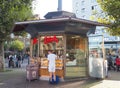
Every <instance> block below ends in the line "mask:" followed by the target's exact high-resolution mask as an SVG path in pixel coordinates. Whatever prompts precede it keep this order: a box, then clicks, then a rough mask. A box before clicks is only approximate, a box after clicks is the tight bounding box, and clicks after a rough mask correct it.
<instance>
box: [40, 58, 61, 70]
mask: <svg viewBox="0 0 120 88" xmlns="http://www.w3.org/2000/svg"><path fill="white" fill-rule="evenodd" d="M55 64H56V68H62V67H63V62H62V60H61V59H56V61H55ZM43 67H44V68H47V67H48V60H47V58H46V59H41V68H43Z"/></svg>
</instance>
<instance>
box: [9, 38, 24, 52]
mask: <svg viewBox="0 0 120 88" xmlns="http://www.w3.org/2000/svg"><path fill="white" fill-rule="evenodd" d="M10 48H11V49H12V50H13V51H22V50H23V49H24V43H23V42H22V41H20V40H15V41H12V43H11V46H10Z"/></svg>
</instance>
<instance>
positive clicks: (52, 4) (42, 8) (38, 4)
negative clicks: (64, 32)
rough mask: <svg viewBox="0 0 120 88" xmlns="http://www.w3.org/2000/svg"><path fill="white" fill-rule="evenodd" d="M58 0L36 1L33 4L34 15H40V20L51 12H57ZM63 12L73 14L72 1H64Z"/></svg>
mask: <svg viewBox="0 0 120 88" xmlns="http://www.w3.org/2000/svg"><path fill="white" fill-rule="evenodd" d="M57 8H58V0H35V1H34V2H33V14H39V16H40V18H41V19H42V18H44V16H45V15H46V14H47V13H48V12H51V11H57ZM62 10H64V11H69V12H72V0H62Z"/></svg>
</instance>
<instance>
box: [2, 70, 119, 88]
mask: <svg viewBox="0 0 120 88" xmlns="http://www.w3.org/2000/svg"><path fill="white" fill-rule="evenodd" d="M9 70H11V71H8V72H0V88H119V87H120V72H114V71H111V72H110V76H109V78H107V79H105V80H100V79H87V80H82V81H69V82H60V83H59V84H57V85H50V84H49V83H48V81H42V80H35V81H31V82H29V81H27V80H26V71H25V68H12V69H9Z"/></svg>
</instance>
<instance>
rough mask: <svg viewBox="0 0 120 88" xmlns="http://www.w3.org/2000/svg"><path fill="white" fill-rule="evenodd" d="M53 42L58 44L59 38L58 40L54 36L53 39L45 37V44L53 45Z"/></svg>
mask: <svg viewBox="0 0 120 88" xmlns="http://www.w3.org/2000/svg"><path fill="white" fill-rule="evenodd" d="M51 42H56V43H58V38H56V36H53V37H47V36H46V37H45V38H44V44H48V43H51Z"/></svg>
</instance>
